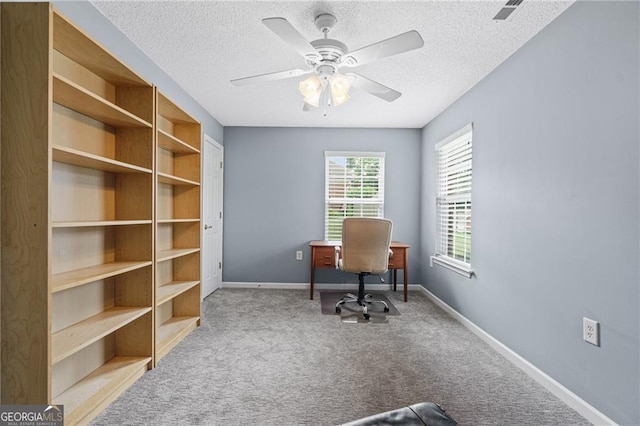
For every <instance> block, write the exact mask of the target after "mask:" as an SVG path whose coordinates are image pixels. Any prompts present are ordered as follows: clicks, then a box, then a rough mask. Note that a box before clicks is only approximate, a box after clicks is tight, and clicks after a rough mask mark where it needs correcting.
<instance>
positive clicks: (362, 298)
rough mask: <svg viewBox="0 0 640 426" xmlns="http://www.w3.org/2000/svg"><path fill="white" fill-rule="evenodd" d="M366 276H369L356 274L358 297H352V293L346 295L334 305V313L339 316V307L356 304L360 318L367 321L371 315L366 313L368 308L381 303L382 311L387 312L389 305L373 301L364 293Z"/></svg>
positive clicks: (366, 273)
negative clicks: (362, 317) (360, 313)
mask: <svg viewBox="0 0 640 426" xmlns="http://www.w3.org/2000/svg"><path fill="white" fill-rule="evenodd" d="M366 275H370V274H369V273H368V272H361V273H359V274H358V295H357V296H356V295H354V294H352V293H347V294H345V295H344V296H342V298H340V300H339V301H338V303H336V313H337V314H339V313H340V312H341V311H342V309H341V308H340V305H343V304H345V303H352V302H356V303H357V304H358V305H360V307H362V316H364V319H369V318H370V317H371V315H369V313H368V312H367V309H368V306H369V305H371V304H373V303H382V304H383V305H384V311H385V312H389V305H387V302H385V301H384V300H378V299H374V298H373V296H371V294H369V293H366V294H365V292H364V277H365V276H366Z"/></svg>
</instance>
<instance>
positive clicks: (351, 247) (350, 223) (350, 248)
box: [340, 217, 392, 274]
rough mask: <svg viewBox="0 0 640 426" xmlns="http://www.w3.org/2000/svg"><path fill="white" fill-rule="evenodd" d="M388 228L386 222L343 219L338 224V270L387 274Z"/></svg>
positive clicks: (367, 219)
mask: <svg viewBox="0 0 640 426" xmlns="http://www.w3.org/2000/svg"><path fill="white" fill-rule="evenodd" d="M391 227H392V224H391V221H390V220H389V219H374V218H362V217H350V218H346V219H345V220H344V221H343V223H342V249H341V254H342V259H341V261H340V269H342V270H343V271H347V272H354V273H360V272H369V273H371V274H382V273H384V272H387V269H388V266H389V245H390V244H391Z"/></svg>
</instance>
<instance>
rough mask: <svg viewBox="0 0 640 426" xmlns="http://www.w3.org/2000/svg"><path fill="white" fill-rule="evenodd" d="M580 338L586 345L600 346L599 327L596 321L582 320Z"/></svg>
mask: <svg viewBox="0 0 640 426" xmlns="http://www.w3.org/2000/svg"><path fill="white" fill-rule="evenodd" d="M582 338H583V339H584V341H585V342H587V343H591V344H592V345H596V346H600V327H599V324H598V321H594V320H591V319H589V318H582Z"/></svg>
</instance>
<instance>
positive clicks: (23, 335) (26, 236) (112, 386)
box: [0, 2, 156, 424]
mask: <svg viewBox="0 0 640 426" xmlns="http://www.w3.org/2000/svg"><path fill="white" fill-rule="evenodd" d="M0 7H1V8H2V10H1V18H2V26H1V31H2V47H3V48H2V51H1V52H0V54H1V55H2V61H1V63H2V72H1V77H0V78H1V79H2V81H1V86H2V92H1V102H2V116H1V118H0V120H1V123H0V129H1V130H2V156H1V158H0V161H1V162H2V163H1V167H0V170H1V172H2V175H1V179H2V205H1V208H2V228H1V229H2V256H1V258H0V259H1V262H2V264H1V274H2V275H1V279H2V294H1V302H2V313H1V315H2V327H3V329H2V335H1V340H2V378H1V399H2V403H3V404H51V403H60V404H64V405H65V417H66V418H65V420H66V423H67V424H76V423H88V422H89V421H90V420H91V418H92V417H93V416H95V415H96V414H98V413H99V412H100V410H102V409H103V408H104V407H105V406H106V405H107V404H109V403H110V402H111V401H113V400H114V399H115V398H116V397H117V396H118V395H120V394H121V393H122V392H123V391H124V390H125V389H126V388H127V387H129V386H130V385H131V384H132V383H133V382H134V381H135V380H136V379H137V378H138V377H139V376H140V375H142V374H143V373H144V372H145V371H146V370H147V369H149V368H151V367H152V366H153V356H154V336H155V329H154V312H153V311H154V309H155V304H154V300H155V299H154V291H155V287H154V267H153V261H154V254H155V251H154V234H155V232H154V188H155V184H156V182H155V174H154V152H155V131H154V126H155V119H156V114H155V93H154V88H153V86H152V85H151V84H150V83H148V82H147V81H145V80H144V79H142V78H141V77H140V76H138V75H137V74H136V73H135V72H134V71H132V70H131V69H129V68H128V67H127V66H126V65H125V64H123V63H122V62H121V61H119V60H118V59H117V58H116V57H115V56H113V55H112V54H111V53H109V52H108V51H107V50H106V49H104V48H103V47H102V46H100V44H99V43H97V42H95V41H94V40H92V39H91V37H89V36H88V35H87V34H85V33H84V32H83V31H82V30H80V29H78V28H77V27H76V26H75V25H73V24H72V23H71V22H70V21H69V20H67V19H66V18H65V17H64V16H62V15H61V14H59V13H58V12H57V11H56V10H55V8H54V7H53V6H52V5H51V4H48V3H6V2H5V3H2V4H0ZM25 64H27V65H28V67H25V66H24V65H25ZM9 252H11V253H13V255H12V256H6V255H5V254H6V253H9Z"/></svg>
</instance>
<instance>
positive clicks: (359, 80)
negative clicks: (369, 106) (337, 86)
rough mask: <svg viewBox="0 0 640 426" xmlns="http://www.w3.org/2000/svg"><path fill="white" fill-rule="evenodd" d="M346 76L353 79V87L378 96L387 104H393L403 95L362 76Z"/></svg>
mask: <svg viewBox="0 0 640 426" xmlns="http://www.w3.org/2000/svg"><path fill="white" fill-rule="evenodd" d="M346 75H347V76H350V77H353V80H352V81H351V86H353V87H355V88H357V89H360V90H363V91H365V92H367V93H369V94H371V95H373V96H377V97H379V98H380V99H384V100H385V101H387V102H393V101H395V100H396V99H398V98H399V97H400V96H401V95H402V93H400V92H398V91H396V90H393V89H391V88H390V87H387V86H385V85H384V84H380V83H378V82H377V81H373V80H370V79H368V78H367V77H363V76H361V75H360V74H356V73H354V72H350V73H348V74H346Z"/></svg>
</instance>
